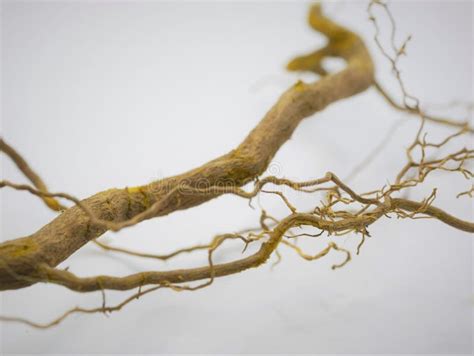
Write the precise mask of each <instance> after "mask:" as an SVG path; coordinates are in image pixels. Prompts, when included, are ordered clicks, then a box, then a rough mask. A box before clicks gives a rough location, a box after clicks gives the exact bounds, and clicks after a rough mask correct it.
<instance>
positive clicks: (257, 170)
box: [0, 6, 374, 290]
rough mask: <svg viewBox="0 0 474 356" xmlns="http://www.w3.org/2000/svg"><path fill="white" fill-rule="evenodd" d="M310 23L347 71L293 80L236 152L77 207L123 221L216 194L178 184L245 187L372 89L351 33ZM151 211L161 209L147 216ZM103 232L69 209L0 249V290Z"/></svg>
mask: <svg viewBox="0 0 474 356" xmlns="http://www.w3.org/2000/svg"><path fill="white" fill-rule="evenodd" d="M310 24H311V26H312V27H313V28H314V29H315V30H317V31H319V32H321V33H322V34H324V35H325V36H326V37H327V38H328V40H329V42H328V44H327V46H326V47H325V48H324V51H325V53H327V55H330V56H338V57H341V58H343V59H344V60H345V61H346V62H347V66H346V68H345V69H343V70H342V71H340V72H338V73H335V74H331V75H328V76H325V77H323V78H322V79H320V80H319V81H317V82H315V83H311V84H306V83H303V82H298V83H297V84H295V85H294V86H292V87H291V88H290V89H288V90H287V91H286V92H285V93H284V94H283V95H282V96H281V97H280V98H279V99H278V101H277V103H276V104H275V105H274V106H273V107H272V108H271V109H270V111H269V112H268V113H267V114H266V115H265V117H264V118H263V119H262V121H261V122H260V123H259V124H258V125H257V126H256V127H255V128H254V129H253V130H252V131H251V132H250V134H249V135H248V136H247V137H246V138H245V140H244V141H243V142H242V143H241V144H240V145H239V146H238V147H237V148H236V149H235V150H232V151H231V152H229V153H227V154H225V155H223V156H221V157H219V158H216V159H214V160H212V161H210V162H208V163H206V164H204V165H203V166H201V167H199V168H196V169H193V170H191V171H189V172H186V173H183V174H181V175H178V176H174V177H170V178H167V179H163V180H160V181H156V182H153V183H151V184H148V185H144V186H139V187H133V188H125V189H110V190H106V191H104V192H100V193H97V194H95V195H94V196H92V197H90V198H87V199H85V200H83V201H82V204H84V205H85V206H87V207H88V209H89V210H90V211H91V212H92V213H93V214H94V215H95V216H96V217H97V218H98V219H101V220H106V221H111V222H123V221H127V220H129V219H131V218H133V217H137V216H141V215H140V214H142V215H143V218H151V217H157V216H163V215H166V214H169V213H171V212H173V211H176V210H181V209H187V208H190V207H193V206H196V205H199V204H201V203H203V202H206V201H208V200H210V199H213V198H215V197H217V196H218V195H220V194H218V193H215V192H214V193H209V194H185V193H183V192H181V191H179V190H178V189H175V188H176V187H177V186H179V185H180V184H183V183H184V184H186V185H187V186H190V187H197V186H199V184H201V183H202V182H203V181H204V182H206V184H207V185H209V186H213V185H218V184H219V183H222V182H231V183H232V184H233V185H235V186H242V185H244V184H245V183H247V182H249V181H251V180H253V179H255V178H256V177H258V176H259V175H260V174H262V173H263V172H264V171H265V169H266V168H267V166H268V164H269V162H270V161H271V160H272V158H273V156H274V155H275V153H276V152H277V151H278V149H279V148H280V147H281V146H282V145H283V144H284V143H285V142H286V141H287V140H288V139H289V138H290V136H291V135H292V133H293V132H294V130H295V129H296V127H297V126H298V124H299V123H300V122H301V120H303V119H304V118H306V117H308V116H310V115H312V114H314V113H315V112H318V111H321V110H323V109H324V108H325V107H326V106H328V105H329V104H331V103H333V102H335V101H338V100H340V99H344V98H347V97H350V96H353V95H356V94H358V93H360V92H362V91H364V90H366V89H367V88H368V87H370V86H371V85H372V84H373V78H374V68H373V63H372V60H371V58H370V55H369V53H368V51H367V49H366V47H365V45H364V43H363V41H362V40H361V39H360V38H359V37H358V36H357V35H356V34H354V33H352V32H351V31H349V30H347V29H345V28H343V27H341V26H339V25H338V24H336V23H334V22H332V21H331V20H329V19H327V18H326V17H324V16H323V15H322V14H321V9H320V7H319V6H314V7H313V8H312V10H311V13H310ZM320 59H321V58H320ZM294 66H296V67H297V64H295V65H294ZM302 69H304V68H302ZM170 192H172V194H171V195H170V194H169V193H170ZM165 198H166V199H165ZM157 204H158V205H157ZM150 206H154V207H157V206H158V208H159V209H154V210H153V214H150V216H148V215H147V214H146V212H147V211H148V210H147V209H149V208H150ZM106 231H107V228H106V227H104V226H102V225H100V224H94V223H91V220H90V217H89V216H88V215H87V214H86V213H85V212H84V211H83V209H81V208H80V207H78V206H74V207H72V208H69V209H67V210H65V211H64V212H63V213H61V215H59V216H58V217H57V218H55V219H54V220H53V221H51V222H50V223H49V224H47V225H46V226H44V227H43V228H41V229H40V230H39V231H37V232H36V233H34V234H32V235H30V236H27V237H24V238H19V239H16V240H11V241H7V242H4V243H2V244H0V261H1V262H2V263H1V265H0V290H6V289H15V288H21V287H24V286H27V285H29V284H31V282H27V281H25V280H23V279H19V278H17V276H18V275H23V276H25V275H26V276H28V275H34V274H35V273H37V270H38V266H40V265H42V264H46V265H48V266H51V267H54V266H56V265H58V264H59V263H60V262H62V261H64V260H65V259H66V258H68V257H69V256H70V255H71V254H73V253H74V252H75V251H77V250H78V249H79V248H81V247H82V246H83V245H84V244H86V243H87V242H89V241H90V240H92V239H95V238H97V237H98V236H100V235H102V234H103V233H104V232H106Z"/></svg>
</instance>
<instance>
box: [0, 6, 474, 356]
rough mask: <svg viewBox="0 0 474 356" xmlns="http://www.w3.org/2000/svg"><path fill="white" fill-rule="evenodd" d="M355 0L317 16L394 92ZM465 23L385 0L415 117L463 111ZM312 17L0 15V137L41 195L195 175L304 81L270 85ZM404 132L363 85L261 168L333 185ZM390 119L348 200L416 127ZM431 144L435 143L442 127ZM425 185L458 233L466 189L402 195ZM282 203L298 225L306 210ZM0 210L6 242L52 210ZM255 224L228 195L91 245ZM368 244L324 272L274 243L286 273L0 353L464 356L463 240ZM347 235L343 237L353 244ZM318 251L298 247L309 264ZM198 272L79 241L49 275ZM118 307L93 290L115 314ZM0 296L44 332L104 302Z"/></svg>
mask: <svg viewBox="0 0 474 356" xmlns="http://www.w3.org/2000/svg"><path fill="white" fill-rule="evenodd" d="M366 5H367V3H366V2H343V3H331V4H329V5H328V6H326V10H327V13H329V14H330V15H331V17H332V18H334V19H337V20H338V21H340V23H342V24H344V25H346V26H347V27H349V28H351V29H353V30H354V31H356V32H357V33H359V34H360V35H361V36H362V37H363V38H364V39H366V42H367V45H368V46H369V48H370V49H371V53H372V54H373V55H374V58H375V60H376V65H377V77H378V78H380V80H381V81H382V82H383V83H385V84H386V86H387V87H389V88H390V89H391V91H392V92H393V93H397V94H398V93H399V92H398V91H397V87H396V85H395V83H394V81H393V79H392V77H391V74H390V70H389V66H388V63H387V62H386V61H384V60H383V58H382V57H381V56H380V54H379V53H378V51H377V49H376V48H375V46H374V43H373V40H372V36H373V28H372V26H371V24H370V23H369V21H368V20H367V17H368V15H367V13H366V12H365V10H366ZM472 8H473V6H472V3H471V2H454V1H450V2H448V1H445V2H431V1H429V2H421V1H420V2H396V3H394V4H393V6H392V9H393V13H394V15H395V17H396V19H397V24H398V28H399V30H400V32H399V36H398V39H399V40H402V39H403V38H404V36H406V35H407V34H410V33H411V34H413V35H414V38H413V41H412V42H411V43H410V44H409V47H408V56H407V57H406V58H404V59H403V62H402V69H403V76H404V78H406V85H407V87H408V88H409V90H410V91H411V92H412V93H414V94H415V95H417V96H418V97H419V98H420V99H421V101H422V103H426V104H430V103H449V102H451V101H453V100H464V101H466V100H472V73H473V72H472V63H473V57H472V43H473V42H472V40H473V37H472ZM307 9H308V4H307V3H304V2H258V3H257V2H244V3H232V2H221V3H217V2H209V3H202V2H192V3H188V2H176V3H167V2H131V1H130V2H122V3H119V2H109V1H101V2H99V1H81V2H79V1H62V2H49V1H48V2H42V1H37V2H36V1H35V2H33V1H31V2H19V1H4V2H3V4H2V136H3V137H4V138H5V139H6V140H7V142H9V143H11V144H12V145H13V146H14V147H16V148H17V149H18V150H19V151H20V152H21V153H22V154H23V155H24V156H25V158H26V159H27V160H28V161H29V162H31V164H32V166H33V167H34V169H35V170H36V171H37V172H38V173H39V174H40V175H41V176H42V177H43V179H44V180H45V181H46V182H47V184H48V185H49V187H50V189H51V190H52V191H66V192H69V193H73V194H75V195H77V196H79V197H87V196H89V195H91V194H93V193H96V192H98V191H101V190H104V189H108V188H111V187H125V186H132V185H138V184H144V183H147V182H150V181H152V180H154V179H158V178H162V177H165V176H169V175H173V174H177V173H180V172H183V171H185V170H188V169H190V168H194V167H196V166H198V165H201V164H203V163H205V162H206V161H208V160H210V159H212V158H214V157H216V156H218V155H220V154H223V153H225V152H227V151H229V150H231V149H232V148H234V147H235V146H236V145H237V144H238V143H239V142H240V141H241V140H242V139H243V138H244V137H245V135H246V134H247V133H248V132H249V131H250V130H251V128H252V127H254V126H255V125H256V124H257V122H258V121H259V119H260V118H261V117H262V116H263V115H264V114H265V112H266V111H267V110H268V109H269V108H270V107H271V105H272V104H273V103H274V102H275V101H276V99H277V98H278V96H279V95H280V94H281V93H282V92H283V91H284V90H285V89H286V88H287V87H289V86H290V85H292V84H293V83H294V82H295V81H296V80H297V79H299V78H302V79H304V80H315V79H316V78H315V77H313V76H310V75H298V74H292V73H287V72H285V70H284V65H285V64H286V62H287V61H288V60H289V59H290V58H291V57H292V56H294V55H297V54H301V53H305V52H309V51H312V50H314V49H316V48H317V47H318V46H321V45H322V44H323V43H324V39H323V38H322V37H321V36H320V35H319V34H317V33H315V32H313V31H312V30H311V29H310V28H309V27H308V26H307V24H306V21H305V20H306V14H307ZM380 19H381V21H382V22H383V24H384V28H387V27H386V25H387V23H388V22H387V19H386V18H385V17H383V16H382V17H381V18H380ZM385 43H387V42H385ZM329 64H330V65H334V66H335V67H340V63H337V62H334V63H329ZM433 108H434V106H433ZM440 110H441V108H439V109H436V110H435V111H437V112H439V111H440ZM443 112H444V111H443ZM447 112H448V113H450V114H452V115H454V116H456V117H458V118H465V116H466V113H465V112H464V111H462V110H455V109H453V110H449V111H447ZM402 117H403V115H401V114H400V113H397V112H394V111H393V110H392V109H390V108H389V107H388V106H387V105H386V104H385V103H384V101H383V100H382V99H381V98H380V97H379V96H378V95H377V93H376V92H375V91H374V90H369V91H367V92H366V93H363V94H361V95H358V96H356V97H353V98H351V99H348V100H345V101H343V102H340V103H337V104H333V105H332V106H330V107H329V108H327V109H326V110H324V111H323V112H321V113H317V114H316V115H314V116H313V117H311V118H309V119H307V120H305V121H304V122H303V123H302V124H301V125H300V127H299V128H298V129H297V131H296V132H295V134H294V135H293V137H292V139H291V140H290V141H289V142H288V143H287V144H285V145H284V147H283V148H282V149H281V150H280V151H279V152H278V154H277V156H276V157H275V159H274V164H273V165H272V166H271V170H272V171H271V173H272V174H276V175H279V176H284V177H288V178H293V179H299V180H304V179H310V178H314V177H319V176H322V175H323V174H324V173H325V172H326V171H328V170H331V171H333V172H335V173H336V174H338V175H339V176H341V177H345V176H346V175H347V174H348V173H349V172H350V171H351V169H352V168H353V167H354V166H356V165H357V164H358V163H360V162H361V161H362V160H363V159H364V157H366V155H367V154H369V153H370V152H371V150H373V149H374V148H375V147H376V146H377V145H378V144H379V143H380V141H381V140H383V139H384V137H385V136H386V135H387V131H388V130H391V127H393V126H392V125H393V123H394V122H396V121H397V120H401V119H402ZM403 120H404V121H403V123H402V124H401V126H400V127H399V128H398V129H397V131H396V132H395V133H394V135H393V137H392V138H391V140H390V141H389V142H387V145H386V146H385V147H384V148H383V149H382V150H381V151H380V152H379V153H380V154H379V156H378V157H377V158H376V159H375V160H374V161H373V162H372V163H371V164H370V165H369V166H368V167H367V169H366V170H365V171H364V172H363V173H362V174H360V175H359V176H357V177H356V179H354V180H353V181H352V182H351V186H352V187H354V189H356V190H357V191H359V192H362V191H366V190H372V189H374V188H377V189H378V188H380V187H381V186H382V185H384V184H385V183H386V182H387V181H389V180H392V181H393V178H394V176H395V175H396V173H397V172H398V170H400V168H401V167H402V166H403V164H404V159H405V158H404V153H403V152H404V151H403V150H404V148H405V147H406V146H407V145H408V144H409V143H410V142H411V140H412V138H413V135H414V133H415V131H416V129H417V121H416V119H415V118H406V119H403ZM428 130H429V132H430V136H429V137H432V138H433V139H434V140H439V139H440V138H441V137H443V135H446V134H449V133H450V132H452V130H449V129H446V128H440V127H436V126H433V125H429V126H428ZM467 141H468V140H467V139H465V140H464V142H461V145H462V144H467ZM1 167H2V168H1V169H2V176H3V177H4V178H6V179H9V180H12V181H16V182H24V181H25V179H24V178H23V177H22V176H21V175H20V174H19V173H18V172H17V170H16V169H15V168H14V166H13V164H12V163H11V162H9V161H8V160H7V159H4V158H2V166H1ZM435 186H437V187H439V188H440V190H439V194H438V198H437V200H436V202H435V204H436V205H438V206H442V207H443V208H444V209H446V210H447V211H448V212H450V213H452V214H455V215H457V216H459V217H461V218H464V219H471V220H472V218H473V210H472V206H471V202H470V201H469V200H468V199H466V198H463V199H456V198H455V196H456V194H457V193H459V192H460V191H463V190H466V189H468V188H469V186H470V182H467V181H465V180H463V179H462V178H461V177H459V176H457V175H447V174H436V175H435V176H434V177H433V178H432V179H429V180H428V181H427V182H426V186H425V187H424V188H422V189H420V190H419V191H418V192H413V193H412V194H411V196H410V197H411V198H413V199H422V198H423V197H425V196H427V195H428V194H429V193H430V191H431V189H432V188H433V187H435ZM294 199H295V200H294V201H295V202H296V203H298V207H299V208H300V209H301V210H305V209H308V208H310V207H312V206H313V207H314V206H315V204H317V203H318V202H319V199H320V197H318V196H301V195H296V196H294ZM1 202H2V204H1V208H2V215H1V217H2V221H1V240H8V239H12V238H15V237H20V236H25V235H28V234H30V233H32V232H34V231H36V230H37V229H38V228H40V227H41V226H43V225H44V224H46V223H48V222H49V221H51V220H52V219H53V218H54V215H55V214H54V213H53V212H50V211H48V210H47V209H46V208H45V207H44V206H43V204H42V203H41V202H40V201H39V200H38V199H36V198H34V197H32V196H29V195H28V194H26V193H20V192H13V191H8V190H4V191H2V192H1ZM260 203H261V204H262V205H263V206H264V207H265V208H266V209H267V210H269V211H271V212H273V213H274V214H275V215H277V216H284V215H285V214H286V213H287V212H286V210H285V207H284V206H283V205H282V204H281V201H279V200H278V199H276V198H274V197H264V198H262V199H261V202H260ZM254 205H256V207H257V208H258V203H257V202H255V204H254ZM258 216H259V211H258V209H256V210H252V209H250V208H249V207H248V205H247V201H244V200H242V199H240V198H237V197H231V196H224V197H221V198H219V199H216V200H214V201H211V202H208V203H206V204H204V205H202V206H200V207H198V208H195V209H192V210H190V211H182V212H176V213H174V214H172V215H171V216H168V217H163V218H158V219H155V220H152V221H148V222H144V223H142V224H140V225H139V226H136V227H134V228H131V229H128V230H126V231H123V232H120V233H119V234H107V235H106V237H105V240H104V241H108V242H110V243H113V244H114V245H117V246H119V245H120V246H126V247H133V248H134V249H137V250H146V251H149V252H156V253H164V252H167V251H172V250H174V249H176V248H179V247H183V246H188V245H191V244H195V243H198V242H202V243H204V242H206V241H209V240H210V239H211V238H212V236H213V235H214V234H216V233H222V232H232V231H236V230H239V229H241V228H246V227H250V226H255V225H256V224H257V223H258ZM370 231H371V234H372V236H373V238H372V239H369V240H368V241H367V242H366V244H365V245H364V246H363V248H362V252H361V254H360V255H359V256H355V255H354V259H353V261H352V262H350V263H349V264H348V265H347V266H346V267H345V268H343V269H341V270H337V271H332V270H331V269H330V266H331V265H332V264H333V263H335V262H338V261H340V260H341V258H342V257H343V256H341V255H340V254H338V253H336V252H332V253H331V254H330V255H329V256H328V257H327V258H326V259H324V260H320V261H315V262H307V261H304V260H302V259H300V258H298V257H297V256H295V254H294V252H293V251H290V250H285V249H283V248H281V249H280V250H281V253H282V255H283V260H282V262H281V263H280V264H279V265H277V266H276V267H275V268H274V269H273V270H272V269H271V263H272V262H273V261H275V256H273V257H272V260H271V261H270V263H267V264H266V265H265V266H263V267H261V268H259V269H254V270H251V271H246V272H243V273H240V274H238V275H235V276H229V277H225V278H221V279H219V280H217V281H216V282H215V283H214V285H212V286H211V287H210V288H207V289H204V290H200V291H198V292H194V293H189V292H183V293H176V292H173V291H158V292H156V293H155V294H152V295H148V296H146V297H143V298H142V299H140V300H139V301H136V302H134V303H132V304H130V305H129V306H127V307H126V308H125V309H124V310H123V311H121V312H119V313H114V314H112V315H111V316H110V317H109V318H107V317H105V316H104V315H75V316H72V317H70V318H68V319H67V320H66V321H64V322H63V323H62V324H61V325H60V326H58V327H55V328H52V329H49V330H46V331H41V330H35V329H31V328H29V327H25V326H23V325H19V324H0V325H1V326H0V327H1V334H0V335H1V338H0V345H1V347H0V351H2V352H4V353H46V354H50V353H133V352H136V353H166V352H168V353H174V352H182V353H185V352H193V353H194V352H200V353H435V352H441V353H470V351H471V349H472V341H471V335H472V318H471V311H472V308H473V299H472V298H473V297H472V295H473V294H472V293H473V292H472V287H471V286H472V243H471V237H470V236H469V235H468V234H467V233H463V232H459V231H456V230H454V229H452V228H450V227H448V226H445V225H443V224H442V223H439V222H436V221H432V220H431V221H430V220H416V221H408V220H404V221H400V220H396V219H391V220H388V219H385V220H383V221H379V222H378V223H376V224H375V225H374V226H373V227H372V228H371V230H370ZM359 238H360V237H358V236H352V235H351V236H349V237H342V238H339V241H338V242H339V243H340V245H341V246H345V247H347V248H352V249H353V248H354V246H356V245H357V243H358V241H359ZM325 241H327V239H322V240H320V241H319V242H318V241H310V242H309V243H308V244H307V245H305V246H307V247H308V251H310V252H316V251H318V250H319V249H322V248H324V247H325ZM235 251H238V246H235V248H232V246H231V245H229V247H228V248H226V247H224V249H223V250H222V251H221V252H220V253H219V254H218V255H217V256H216V258H217V261H222V260H228V259H229V258H235V257H238V256H239V255H238V254H237V253H236V252H235ZM205 263H206V259H205V255H199V256H195V257H193V256H184V257H183V258H179V259H177V260H176V261H169V262H167V263H162V262H159V261H141V260H140V259H136V258H126V257H125V256H123V255H113V254H110V253H109V254H108V253H105V252H102V251H100V250H99V249H98V248H96V247H95V246H93V245H92V246H86V247H85V248H83V249H82V250H81V251H79V252H77V253H76V254H74V255H73V256H72V257H71V258H70V259H69V260H67V261H66V262H65V263H63V264H62V265H61V266H62V267H66V266H70V269H71V270H72V271H73V272H75V273H77V274H79V275H93V274H97V273H101V274H107V273H108V274H115V275H124V274H128V273H134V272H137V271H140V270H143V269H170V268H175V267H177V266H198V265H202V264H205ZM124 297H125V296H124V295H122V294H120V293H114V292H109V293H107V300H108V302H109V303H110V304H113V303H114V302H118V301H120V300H121V299H122V298H124ZM1 299H2V302H1V306H2V308H1V309H2V310H1V313H2V314H8V315H14V316H23V317H28V318H30V319H32V320H34V321H39V322H43V321H44V322H46V321H49V320H51V319H53V318H55V317H56V316H58V315H59V314H60V313H62V312H63V311H64V310H66V309H68V308H70V307H73V306H75V305H83V306H98V305H100V303H101V296H100V293H92V294H88V295H83V294H77V293H73V292H70V291H68V290H65V289H64V288H60V287H57V286H51V285H35V286H33V287H30V288H27V289H23V290H19V291H9V292H2V294H1Z"/></svg>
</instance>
